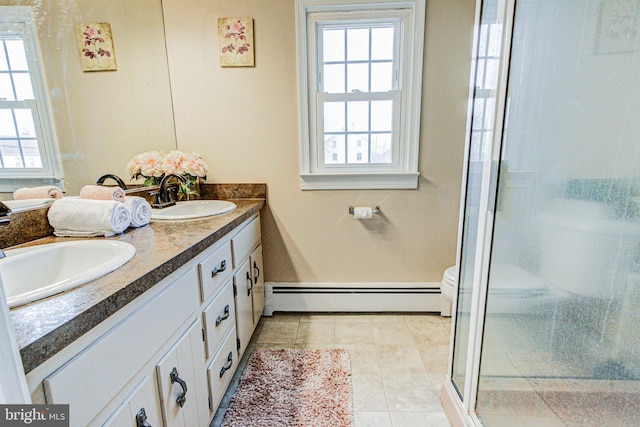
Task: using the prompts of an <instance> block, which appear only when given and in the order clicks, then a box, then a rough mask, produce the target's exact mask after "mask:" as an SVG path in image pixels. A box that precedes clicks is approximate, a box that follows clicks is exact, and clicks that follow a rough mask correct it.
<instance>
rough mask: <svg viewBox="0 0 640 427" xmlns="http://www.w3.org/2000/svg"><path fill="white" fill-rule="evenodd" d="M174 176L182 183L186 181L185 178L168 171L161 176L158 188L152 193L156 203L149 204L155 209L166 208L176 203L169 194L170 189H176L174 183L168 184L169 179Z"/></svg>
mask: <svg viewBox="0 0 640 427" xmlns="http://www.w3.org/2000/svg"><path fill="white" fill-rule="evenodd" d="M172 178H175V179H177V180H178V181H180V182H182V183H183V184H186V183H187V179H186V178H185V177H184V176H182V175H178V174H175V173H170V174H167V175H165V176H163V177H162V181H160V189H159V190H158V192H157V193H154V194H155V196H156V203H153V204H152V205H151V206H152V207H154V208H156V209H162V208H167V207H169V206H173V205H175V204H176V201H175V200H174V199H173V197H172V196H171V192H172V191H176V187H177V185H176V184H169V181H170V180H171V179H172Z"/></svg>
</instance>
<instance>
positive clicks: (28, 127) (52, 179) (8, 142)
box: [0, 6, 62, 192]
mask: <svg viewBox="0 0 640 427" xmlns="http://www.w3.org/2000/svg"><path fill="white" fill-rule="evenodd" d="M61 176H62V168H61V165H60V156H59V155H58V148H57V144H56V141H55V135H54V131H53V123H52V118H51V108H50V106H49V103H48V93H47V89H46V85H45V82H44V70H43V69H42V59H41V55H40V50H39V45H38V36H37V32H36V27H35V24H34V21H33V16H32V12H31V8H29V7H21V6H17V7H11V6H2V7H0V191H2V192H10V191H13V190H15V189H16V188H18V187H21V186H32V185H39V184H40V185H41V184H54V185H58V186H62V177H61Z"/></svg>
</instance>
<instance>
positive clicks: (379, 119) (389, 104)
mask: <svg viewBox="0 0 640 427" xmlns="http://www.w3.org/2000/svg"><path fill="white" fill-rule="evenodd" d="M392 129H393V101H371V130H372V131H387V132H391V130H392Z"/></svg>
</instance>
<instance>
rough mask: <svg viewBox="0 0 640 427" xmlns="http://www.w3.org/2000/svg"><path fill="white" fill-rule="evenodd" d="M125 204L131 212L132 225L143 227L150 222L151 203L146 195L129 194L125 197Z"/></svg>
mask: <svg viewBox="0 0 640 427" xmlns="http://www.w3.org/2000/svg"><path fill="white" fill-rule="evenodd" d="M124 205H125V206H126V207H127V208H128V209H129V211H130V212H131V226H132V227H142V226H143V225H147V224H149V220H150V219H151V205H150V204H149V202H147V201H146V200H145V199H144V197H138V196H127V197H125V199H124Z"/></svg>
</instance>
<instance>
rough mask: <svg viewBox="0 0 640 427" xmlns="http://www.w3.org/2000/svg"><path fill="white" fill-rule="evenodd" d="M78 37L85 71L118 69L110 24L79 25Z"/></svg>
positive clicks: (77, 29)
mask: <svg viewBox="0 0 640 427" xmlns="http://www.w3.org/2000/svg"><path fill="white" fill-rule="evenodd" d="M76 36H77V39H78V47H79V49H80V62H81V65H82V70H83V71H115V70H117V69H118V65H117V63H116V53H115V50H114V48H113V39H112V35H111V25H110V24H109V23H108V22H96V23H91V24H79V25H77V26H76Z"/></svg>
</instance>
